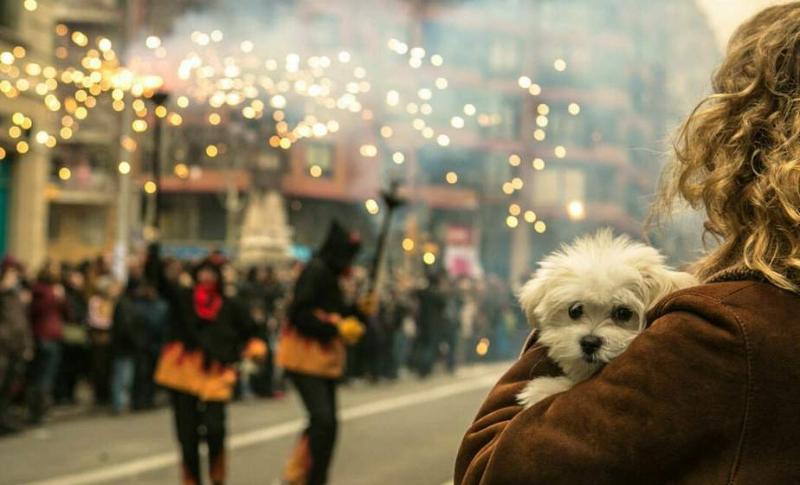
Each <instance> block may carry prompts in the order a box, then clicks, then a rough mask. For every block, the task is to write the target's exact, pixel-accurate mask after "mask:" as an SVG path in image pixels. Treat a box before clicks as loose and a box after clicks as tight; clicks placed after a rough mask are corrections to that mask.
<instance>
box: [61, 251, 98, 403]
mask: <svg viewBox="0 0 800 485" xmlns="http://www.w3.org/2000/svg"><path fill="white" fill-rule="evenodd" d="M62 273H63V274H64V278H63V285H64V302H65V310H66V311H65V316H66V320H65V321H64V335H63V338H62V346H61V363H60V365H59V366H58V375H57V377H56V383H55V390H54V395H55V396H54V397H55V402H56V404H75V402H76V397H75V389H76V386H77V384H78V381H79V380H80V379H81V378H82V377H85V376H86V374H87V373H88V369H89V359H90V355H89V352H90V351H89V330H88V327H87V314H88V311H89V303H88V300H87V297H86V277H85V276H84V274H83V273H82V272H81V271H80V270H79V269H78V268H75V267H71V266H62Z"/></svg>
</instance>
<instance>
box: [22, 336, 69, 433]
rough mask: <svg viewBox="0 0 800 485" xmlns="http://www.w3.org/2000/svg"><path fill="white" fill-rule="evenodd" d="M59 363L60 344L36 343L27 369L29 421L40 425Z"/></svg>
mask: <svg viewBox="0 0 800 485" xmlns="http://www.w3.org/2000/svg"><path fill="white" fill-rule="evenodd" d="M60 363H61V342H57V341H53V340H48V341H40V342H37V343H36V354H35V356H34V358H33V362H31V363H30V367H29V377H28V379H29V382H28V410H29V412H30V420H31V422H33V423H35V424H36V423H40V422H41V421H42V418H43V417H44V413H45V408H46V406H47V402H48V400H49V399H50V398H51V397H52V395H53V385H54V383H55V380H56V376H57V374H58V366H59V365H60Z"/></svg>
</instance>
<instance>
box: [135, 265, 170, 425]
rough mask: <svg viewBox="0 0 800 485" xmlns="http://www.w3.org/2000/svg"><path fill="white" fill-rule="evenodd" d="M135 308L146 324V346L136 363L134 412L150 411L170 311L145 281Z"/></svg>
mask: <svg viewBox="0 0 800 485" xmlns="http://www.w3.org/2000/svg"><path fill="white" fill-rule="evenodd" d="M133 306H134V312H135V314H136V315H137V316H138V317H139V318H141V319H142V320H143V327H144V344H143V346H142V348H141V349H140V351H139V352H138V353H137V354H136V359H135V360H136V370H135V374H134V387H133V391H134V397H133V408H134V409H137V410H141V409H150V408H152V407H154V406H155V392H156V386H155V382H154V381H153V375H154V373H155V369H156V363H157V362H158V356H159V354H160V353H161V347H162V346H163V345H164V342H165V341H166V338H167V330H168V328H169V320H168V316H169V308H168V305H167V302H166V301H164V300H163V299H161V298H160V297H159V296H158V294H157V293H156V289H155V287H154V286H153V285H151V284H149V283H148V282H146V281H145V282H143V283H142V285H141V287H140V288H139V289H138V291H137V292H136V294H135V295H134V301H133Z"/></svg>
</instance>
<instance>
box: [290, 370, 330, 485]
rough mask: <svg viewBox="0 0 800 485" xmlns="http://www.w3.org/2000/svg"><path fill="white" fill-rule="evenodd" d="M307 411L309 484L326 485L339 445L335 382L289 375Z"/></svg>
mask: <svg viewBox="0 0 800 485" xmlns="http://www.w3.org/2000/svg"><path fill="white" fill-rule="evenodd" d="M287 374H288V376H289V378H290V379H291V381H292V383H293V384H294V387H295V389H297V392H298V393H299V394H300V398H301V399H302V400H303V405H304V406H305V408H306V412H308V427H307V428H306V430H305V431H304V432H303V435H304V436H305V437H306V438H307V439H308V448H309V451H310V452H311V469H310V470H309V474H308V481H307V485H323V484H325V483H327V481H328V468H329V466H330V463H331V458H332V457H333V447H334V445H335V444H336V430H337V420H336V381H335V380H333V379H326V378H323V377H315V376H310V375H306V374H297V373H294V372H291V373H289V372H287Z"/></svg>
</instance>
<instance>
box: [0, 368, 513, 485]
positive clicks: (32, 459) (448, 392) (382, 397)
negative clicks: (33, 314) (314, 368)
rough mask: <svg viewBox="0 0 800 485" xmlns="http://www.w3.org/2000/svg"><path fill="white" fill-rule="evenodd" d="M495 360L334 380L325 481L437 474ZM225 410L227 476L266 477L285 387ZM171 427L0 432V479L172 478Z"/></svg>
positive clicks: (41, 482) (286, 407) (163, 418)
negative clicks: (335, 414)
mask: <svg viewBox="0 0 800 485" xmlns="http://www.w3.org/2000/svg"><path fill="white" fill-rule="evenodd" d="M505 367H506V364H495V365H478V366H474V367H469V368H464V369H461V370H460V371H459V372H457V373H456V375H455V376H444V375H435V376H434V377H432V378H430V379H428V380H426V381H418V380H416V379H414V378H406V379H402V380H401V381H399V382H397V383H394V384H380V385H377V386H367V385H364V384H361V383H358V384H353V385H351V386H345V387H342V388H340V391H339V398H340V400H341V412H340V419H341V427H340V438H339V444H338V449H337V450H336V455H335V460H334V465H333V470H332V483H333V484H353V485H356V484H381V485H390V484H398V485H399V484H421V485H424V484H431V485H440V484H442V483H447V482H448V481H449V480H451V479H452V468H453V461H454V458H455V453H456V451H457V449H458V444H459V441H460V439H461V436H462V434H463V432H464V430H465V429H466V427H467V426H468V425H469V423H470V421H471V420H472V418H473V416H474V414H475V413H476V412H477V409H478V406H479V405H480V403H481V401H482V399H483V397H484V395H485V394H486V392H487V391H488V388H489V387H490V386H491V385H492V384H493V383H494V382H495V381H496V380H497V378H498V377H499V375H500V373H501V372H502V371H503V369H504V368H505ZM229 413H230V414H229V426H230V431H231V433H230V435H229V438H228V450H229V467H230V480H229V483H230V484H243V485H244V484H271V483H273V482H275V481H276V480H277V479H278V478H280V473H281V470H282V466H283V463H284V461H285V459H286V457H287V454H288V453H289V450H290V448H291V446H292V444H293V442H294V439H295V436H296V434H297V433H298V432H299V430H300V429H301V427H302V426H303V423H304V417H303V415H302V411H301V407H300V406H299V403H298V402H297V400H296V396H295V394H294V393H293V392H289V393H288V395H287V396H286V398H284V399H281V400H272V401H263V400H250V401H246V402H241V403H235V404H233V405H231V406H230V408H229ZM172 433H173V431H172V423H171V422H170V415H169V412H168V410H167V409H159V410H157V411H153V412H149V413H142V414H130V415H126V416H122V417H113V416H98V417H82V418H74V419H71V420H65V421H63V422H55V423H50V424H47V425H46V426H44V427H43V428H40V429H35V430H31V431H28V432H26V433H24V434H22V435H21V436H18V437H13V438H7V439H2V440H0V470H2V476H0V483H2V484H22V483H25V484H33V483H35V484H37V485H45V484H47V485H67V484H70V485H79V484H89V483H97V484H117V483H141V484H170V483H178V465H177V458H178V457H177V453H176V445H175V443H174V441H173V435H172Z"/></svg>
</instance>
